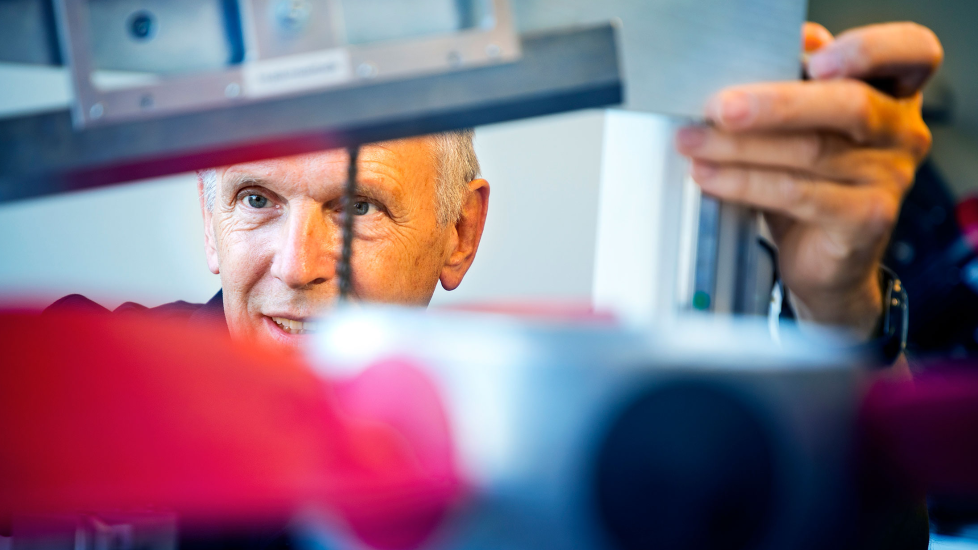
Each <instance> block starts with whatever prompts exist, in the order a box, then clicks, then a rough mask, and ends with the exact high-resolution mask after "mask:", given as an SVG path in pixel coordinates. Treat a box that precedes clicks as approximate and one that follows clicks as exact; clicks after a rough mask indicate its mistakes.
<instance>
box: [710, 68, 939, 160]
mask: <svg viewBox="0 0 978 550" xmlns="http://www.w3.org/2000/svg"><path fill="white" fill-rule="evenodd" d="M706 115H707V118H708V119H709V120H710V121H712V122H714V123H715V124H716V125H717V127H719V128H720V129H722V130H725V131H728V132H733V133H746V132H763V131H775V130H776V131H783V132H790V131H803V130H822V131H829V132H835V133H839V134H842V135H844V136H847V137H848V138H850V139H851V140H853V141H854V142H856V143H857V144H861V145H879V146H893V145H904V146H907V147H910V148H912V149H914V150H917V149H922V150H924V152H926V150H927V149H929V147H930V133H929V132H928V131H927V127H926V125H924V123H923V121H922V120H920V103H919V98H913V99H908V100H896V99H893V98H892V97H890V96H887V95H885V94H883V93H881V92H879V91H878V90H875V89H873V88H872V87H870V86H868V85H867V84H865V83H863V82H858V81H855V80H837V81H816V82H776V83H765V84H749V85H745V86H738V87H734V88H728V89H726V90H723V91H721V92H720V93H718V94H717V95H715V96H714V97H713V98H712V99H710V101H709V102H708V104H707V108H706Z"/></svg>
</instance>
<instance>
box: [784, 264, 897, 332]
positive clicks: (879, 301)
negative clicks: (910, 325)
mask: <svg viewBox="0 0 978 550" xmlns="http://www.w3.org/2000/svg"><path fill="white" fill-rule="evenodd" d="M789 290H792V291H791V292H790V293H789V294H788V298H789V300H790V304H791V307H792V309H793V310H794V312H795V315H796V317H797V319H798V321H799V325H800V326H801V327H802V328H804V326H805V325H806V324H815V325H822V326H833V327H836V328H839V329H842V330H844V331H846V332H848V333H849V334H850V335H851V336H852V337H853V338H854V339H855V340H857V341H860V342H865V341H868V340H870V339H872V338H873V337H874V336H875V333H876V332H877V331H878V329H879V323H880V319H881V317H882V314H883V290H882V288H881V286H880V279H879V275H878V273H877V270H874V272H873V274H872V276H871V277H870V278H868V279H867V280H866V281H865V282H864V283H863V284H862V285H860V286H859V287H857V288H855V289H853V290H851V291H847V292H843V293H839V292H825V293H813V294H809V295H799V294H798V293H797V292H794V291H793V289H790V288H789Z"/></svg>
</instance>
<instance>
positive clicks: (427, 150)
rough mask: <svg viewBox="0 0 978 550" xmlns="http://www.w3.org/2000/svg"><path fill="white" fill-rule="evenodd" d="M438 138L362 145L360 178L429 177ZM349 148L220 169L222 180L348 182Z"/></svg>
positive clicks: (423, 137)
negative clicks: (415, 175)
mask: <svg viewBox="0 0 978 550" xmlns="http://www.w3.org/2000/svg"><path fill="white" fill-rule="evenodd" d="M435 147H436V144H435V140H434V139H433V138H431V137H429V136H421V137H413V138H406V139H399V140H394V141H384V142H379V143H371V144H368V145H363V146H361V147H360V151H359V162H358V163H357V165H358V167H359V173H360V177H362V178H365V179H370V178H371V176H379V177H383V178H385V179H387V178H393V179H395V180H399V181H400V180H405V179H407V178H408V176H409V175H412V174H417V175H423V176H424V177H427V176H428V175H430V174H432V173H434V172H435V171H437V160H438V156H437V151H436V150H435ZM349 158H350V156H349V151H348V150H347V149H330V150H327V151H319V152H315V153H306V154H303V155H295V156H290V157H280V158H274V159H266V160H259V161H253V162H245V163H241V164H234V165H231V166H225V167H224V168H223V169H221V170H218V174H219V175H221V176H222V177H221V178H220V179H221V180H222V181H225V182H228V181H231V182H233V181H235V180H238V179H240V178H242V177H244V178H260V179H263V180H278V181H289V180H295V179H297V178H298V179H307V178H308V179H313V180H316V181H320V182H339V181H346V178H347V174H348V164H349Z"/></svg>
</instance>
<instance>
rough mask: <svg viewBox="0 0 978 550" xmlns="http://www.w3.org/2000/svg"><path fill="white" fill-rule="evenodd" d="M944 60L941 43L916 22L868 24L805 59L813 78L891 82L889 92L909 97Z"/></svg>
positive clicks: (843, 34) (842, 36)
mask: <svg viewBox="0 0 978 550" xmlns="http://www.w3.org/2000/svg"><path fill="white" fill-rule="evenodd" d="M943 59H944V49H943V47H942V46H941V42H940V40H938V38H937V36H936V35H935V34H934V33H933V31H931V30H930V29H928V28H927V27H924V26H921V25H918V24H916V23H887V24H882V25H870V26H868V27H862V28H858V29H854V30H851V31H847V32H845V33H842V34H840V35H839V36H838V37H837V38H836V39H835V40H834V41H832V42H830V43H828V44H826V45H825V46H824V47H823V48H821V49H820V50H819V51H818V52H817V53H815V54H813V55H812V56H811V58H810V59H809V60H808V74H809V75H811V76H812V78H815V79H820V80H824V79H830V78H854V79H859V80H875V79H892V81H893V84H894V88H893V90H892V93H893V94H894V95H895V96H896V97H909V96H912V95H914V94H916V93H917V92H919V91H920V90H921V88H922V87H923V85H924V84H925V83H926V82H927V80H928V79H929V78H930V77H931V75H933V74H934V72H935V71H936V70H937V68H938V67H940V65H941V62H942V61H943Z"/></svg>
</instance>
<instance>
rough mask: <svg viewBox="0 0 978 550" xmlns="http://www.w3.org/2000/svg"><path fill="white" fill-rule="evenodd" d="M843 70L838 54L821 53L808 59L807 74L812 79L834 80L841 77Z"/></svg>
mask: <svg viewBox="0 0 978 550" xmlns="http://www.w3.org/2000/svg"><path fill="white" fill-rule="evenodd" d="M844 68H845V63H844V62H843V60H842V56H841V55H839V53H838V52H822V53H817V54H815V55H813V56H811V57H810V58H808V74H809V76H811V77H812V78H818V79H825V78H834V77H837V76H840V75H842V71H843V70H844Z"/></svg>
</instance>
